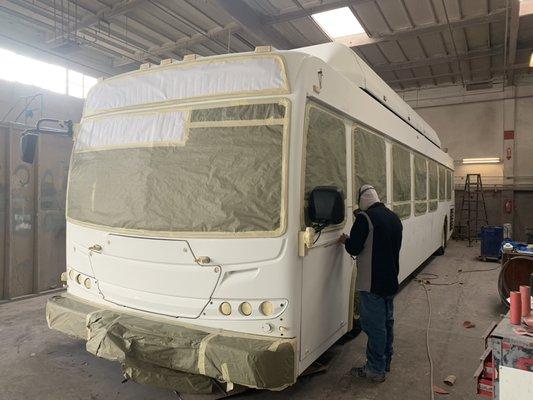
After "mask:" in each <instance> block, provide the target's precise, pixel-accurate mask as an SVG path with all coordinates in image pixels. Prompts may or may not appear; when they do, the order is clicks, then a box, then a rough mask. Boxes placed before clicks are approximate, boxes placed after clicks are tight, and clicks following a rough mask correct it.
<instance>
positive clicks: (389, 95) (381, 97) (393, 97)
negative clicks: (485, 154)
mask: <svg viewBox="0 0 533 400" xmlns="http://www.w3.org/2000/svg"><path fill="white" fill-rule="evenodd" d="M289 51H291V52H299V53H305V54H309V55H312V56H314V57H317V58H319V59H321V60H322V61H324V62H325V63H326V64H328V65H329V66H330V67H331V68H333V69H334V70H336V71H337V72H339V73H340V74H342V75H343V76H345V77H346V78H348V79H349V80H350V81H352V82H353V83H354V84H355V85H357V86H358V87H360V88H361V89H363V90H364V91H366V92H367V93H368V94H370V95H371V96H372V97H374V98H375V99H376V100H377V101H379V102H380V103H381V104H383V106H385V107H386V108H388V109H389V110H390V111H391V112H393V113H395V114H396V115H397V116H398V117H400V118H401V119H403V120H404V121H405V122H406V123H407V124H409V125H411V126H412V127H413V128H414V129H416V130H417V131H418V132H420V133H421V134H422V135H424V136H425V137H426V138H427V139H428V140H429V141H431V142H432V143H433V144H435V145H436V146H437V147H439V148H440V147H441V142H440V139H439V136H438V135H437V132H435V130H434V129H433V128H432V127H431V126H430V125H429V124H428V123H427V122H426V121H424V119H423V118H422V117H421V116H420V115H418V114H417V113H416V111H414V110H413V109H412V108H411V106H409V104H407V103H406V102H405V101H404V100H403V99H402V98H401V97H400V96H399V95H398V94H397V93H396V92H395V91H394V90H393V89H392V88H391V87H390V86H389V85H387V83H386V82H385V81H384V80H383V79H381V78H380V77H379V75H378V74H376V73H375V72H374V71H373V70H372V68H370V67H369V66H368V64H367V63H365V62H364V61H363V59H362V58H361V57H359V56H358V55H357V54H355V53H354V52H353V51H352V50H351V49H350V48H349V47H346V46H345V45H342V44H339V43H324V44H319V45H316V46H309V47H302V48H299V49H294V50H289Z"/></svg>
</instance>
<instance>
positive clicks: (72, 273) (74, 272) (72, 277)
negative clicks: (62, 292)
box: [68, 269, 76, 280]
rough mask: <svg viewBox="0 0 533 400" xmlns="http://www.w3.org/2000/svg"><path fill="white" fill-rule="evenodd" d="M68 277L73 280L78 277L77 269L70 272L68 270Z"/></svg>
mask: <svg viewBox="0 0 533 400" xmlns="http://www.w3.org/2000/svg"><path fill="white" fill-rule="evenodd" d="M68 277H69V278H70V279H72V280H74V279H76V271H74V270H73V269H71V270H70V271H69V272H68Z"/></svg>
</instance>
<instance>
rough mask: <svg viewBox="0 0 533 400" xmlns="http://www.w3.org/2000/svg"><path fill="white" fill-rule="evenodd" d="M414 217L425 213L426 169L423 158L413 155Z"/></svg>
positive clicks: (426, 197) (426, 205)
mask: <svg viewBox="0 0 533 400" xmlns="http://www.w3.org/2000/svg"><path fill="white" fill-rule="evenodd" d="M414 164H415V215H422V214H425V213H426V212H427V207H428V203H427V199H428V194H427V178H428V167H427V161H426V158H425V157H422V156H420V155H418V154H415V158H414Z"/></svg>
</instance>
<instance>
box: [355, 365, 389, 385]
mask: <svg viewBox="0 0 533 400" xmlns="http://www.w3.org/2000/svg"><path fill="white" fill-rule="evenodd" d="M350 375H352V376H354V377H356V378H367V379H370V380H371V381H372V382H376V383H381V382H385V379H386V376H385V374H378V373H376V372H372V371H370V370H369V369H368V368H367V367H366V366H364V367H355V368H352V369H351V370H350Z"/></svg>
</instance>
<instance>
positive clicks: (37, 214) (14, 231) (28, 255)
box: [0, 124, 72, 299]
mask: <svg viewBox="0 0 533 400" xmlns="http://www.w3.org/2000/svg"><path fill="white" fill-rule="evenodd" d="M24 129H25V127H24V126H21V125H15V124H2V125H0V149H1V150H0V239H2V240H1V241H0V243H2V245H0V283H1V285H0V298H1V299H11V298H15V297H20V296H24V295H28V294H32V293H39V292H43V291H46V290H49V289H54V288H57V287H59V286H60V279H59V278H60V274H61V272H62V271H64V270H65V194H66V186H67V172H68V164H69V159H70V152H71V148H72V140H71V139H70V138H67V137H61V136H52V135H41V136H40V138H39V144H38V147H37V154H36V159H35V163H34V164H33V165H31V164H27V163H24V162H23V161H22V160H21V158H20V137H21V134H22V132H23V131H24Z"/></svg>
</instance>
